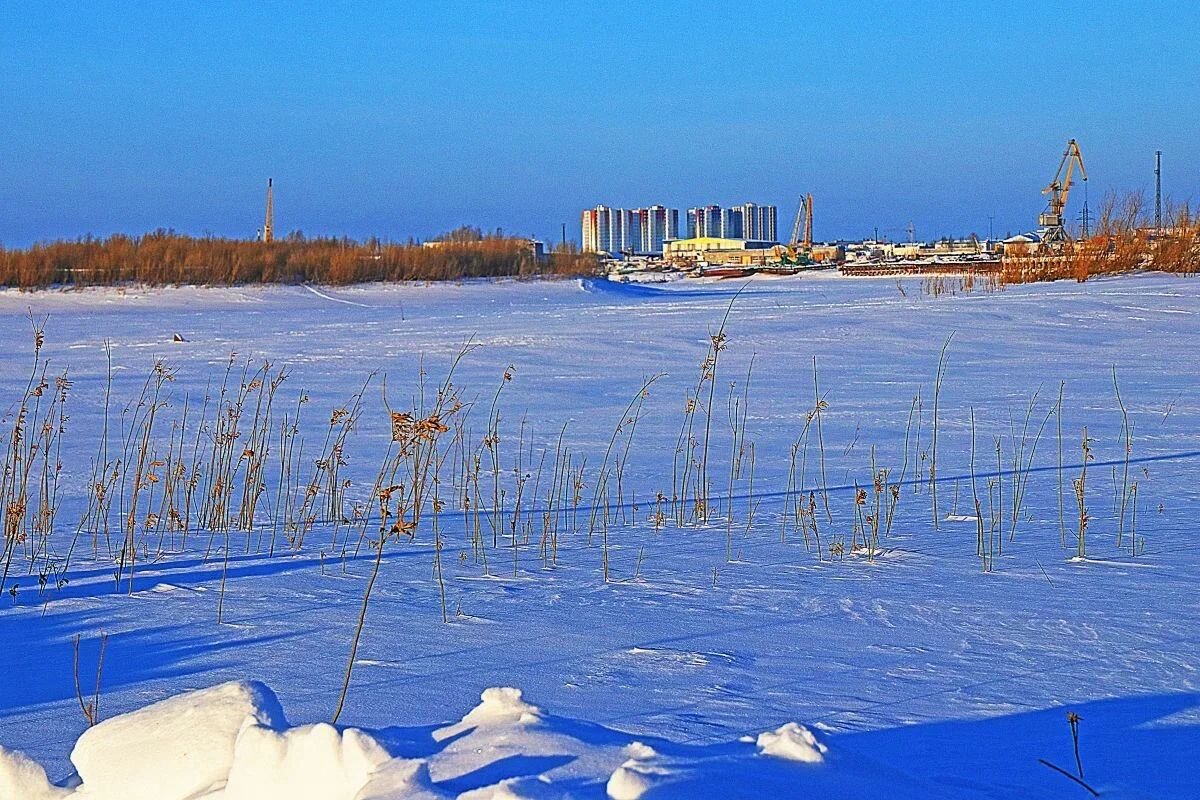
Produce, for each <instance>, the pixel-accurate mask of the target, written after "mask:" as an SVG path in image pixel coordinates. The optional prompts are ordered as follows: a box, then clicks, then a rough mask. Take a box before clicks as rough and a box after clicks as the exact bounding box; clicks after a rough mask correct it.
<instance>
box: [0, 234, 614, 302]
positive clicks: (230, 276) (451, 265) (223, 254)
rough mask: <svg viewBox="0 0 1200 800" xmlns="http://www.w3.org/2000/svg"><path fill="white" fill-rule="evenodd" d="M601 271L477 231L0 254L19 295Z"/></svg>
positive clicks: (2, 275) (153, 239)
mask: <svg viewBox="0 0 1200 800" xmlns="http://www.w3.org/2000/svg"><path fill="white" fill-rule="evenodd" d="M597 268H598V262H597V260H596V258H595V257H594V256H592V255H590V254H583V253H580V252H578V251H577V250H575V249H574V248H572V247H571V246H569V245H568V246H564V247H559V248H556V249H555V250H554V251H552V252H550V253H546V254H544V257H541V258H539V257H538V255H537V254H536V253H535V252H534V250H533V247H532V246H531V243H530V241H529V240H528V239H524V238H519V237H514V236H507V235H504V234H502V233H499V232H497V233H492V234H484V233H482V232H480V231H479V230H478V229H476V228H459V229H457V230H454V231H451V232H450V233H448V234H445V235H444V236H441V237H439V238H438V239H437V240H435V241H432V242H427V243H425V244H420V243H416V242H411V241H410V242H408V243H405V244H394V243H387V242H381V241H378V240H376V239H369V240H367V241H365V242H358V241H354V240H351V239H346V238H341V239H338V238H327V237H322V238H314V239H308V238H305V237H304V236H303V234H300V233H293V234H289V235H288V236H287V237H285V238H284V239H280V240H276V241H274V242H271V243H269V244H268V243H263V242H257V241H244V240H238V239H220V238H213V237H204V238H196V237H193V236H186V235H183V234H179V233H175V232H174V231H166V230H158V231H155V232H153V233H148V234H146V235H144V236H125V235H120V234H117V235H114V236H109V237H107V238H94V237H90V236H89V237H85V238H83V239H79V240H77V241H71V242H65V241H64V242H48V243H42V244H36V245H33V246H32V247H30V248H28V249H24V250H5V249H3V248H0V285H3V286H10V287H20V288H22V289H35V288H45V287H51V286H64V287H73V286H113V285H117V284H141V285H148V286H165V285H180V284H198V285H216V286H229V285H238V284H256V283H305V282H313V283H322V284H331V285H345V284H350V283H366V282H372V281H443V280H458V279H462V278H497V277H510V276H517V277H533V276H539V275H580V274H589V273H592V272H594V271H596V269H597Z"/></svg>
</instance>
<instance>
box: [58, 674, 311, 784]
mask: <svg viewBox="0 0 1200 800" xmlns="http://www.w3.org/2000/svg"><path fill="white" fill-rule="evenodd" d="M286 724H287V723H286V720H285V719H284V717H283V710H282V708H281V707H280V705H279V700H278V699H276V697H275V695H274V693H272V692H271V690H270V689H268V688H267V687H266V686H264V685H263V684H261V683H257V682H245V681H234V682H230V683H223V684H220V685H218V686H214V687H212V688H209V689H201V690H199V691H195V692H187V693H186V694H180V695H176V696H175V697H171V698H168V699H166V700H162V701H159V702H157V703H152V704H150V705H148V706H146V707H144V708H141V709H138V710H137V711H133V712H131V713H129V714H122V715H120V716H117V717H113V718H111V719H107V720H104V721H103V722H101V723H100V724H98V725H96V726H95V727H94V728H89V729H88V730H87V731H85V732H84V733H83V735H82V736H80V737H79V740H78V741H77V742H76V743H75V749H74V750H73V751H71V762H72V763H73V764H74V765H75V769H76V771H77V772H78V773H79V778H80V780H81V781H82V782H83V788H81V789H80V791H79V795H80V796H81V797H86V798H88V799H89V800H110V798H111V800H165V799H166V798H176V797H180V798H184V797H192V796H196V795H202V794H203V793H204V792H209V791H212V790H213V789H216V788H219V787H220V786H221V785H222V784H224V782H225V780H226V778H227V777H228V775H229V772H230V768H231V767H232V766H233V760H234V749H235V745H236V744H237V741H238V737H239V735H240V734H241V733H242V731H243V730H244V729H245V728H247V727H250V726H266V727H279V728H282V727H284V726H286Z"/></svg>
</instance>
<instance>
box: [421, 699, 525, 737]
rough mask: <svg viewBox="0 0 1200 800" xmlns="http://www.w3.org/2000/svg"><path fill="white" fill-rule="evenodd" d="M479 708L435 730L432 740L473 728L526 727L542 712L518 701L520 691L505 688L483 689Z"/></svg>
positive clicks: (523, 701)
mask: <svg viewBox="0 0 1200 800" xmlns="http://www.w3.org/2000/svg"><path fill="white" fill-rule="evenodd" d="M479 699H480V700H481V701H482V702H480V703H479V705H477V706H475V707H474V708H473V709H471V710H470V711H468V712H467V715H466V716H465V717H463V718H462V719H461V720H460V721H459V722H457V723H455V724H454V725H448V726H446V727H445V728H440V729H438V730H436V731H434V734H433V738H434V739H435V740H436V741H439V742H440V741H443V740H445V739H449V738H450V737H452V736H457V735H458V734H460V733H463V732H465V731H469V730H472V729H474V728H491V727H495V726H497V725H513V724H515V725H528V724H531V723H534V722H537V721H538V720H540V719H541V716H542V710H541V709H540V708H538V707H537V706H535V705H533V704H532V703H527V702H525V700H523V699H522V698H521V690H520V689H513V688H511V687H507V686H497V687H492V688H490V689H484V690H483V694H481V695H480V696H479Z"/></svg>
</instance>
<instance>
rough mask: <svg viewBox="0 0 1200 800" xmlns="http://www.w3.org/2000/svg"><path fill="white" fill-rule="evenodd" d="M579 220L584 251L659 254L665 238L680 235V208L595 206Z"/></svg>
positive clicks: (616, 254)
mask: <svg viewBox="0 0 1200 800" xmlns="http://www.w3.org/2000/svg"><path fill="white" fill-rule="evenodd" d="M581 219H582V228H583V250H584V252H586V253H607V254H608V255H612V256H618V255H621V254H622V253H642V254H647V255H654V254H661V253H662V251H663V242H664V241H665V240H667V239H676V238H678V237H679V210H678V209H674V208H665V207H664V206H650V207H649V208H635V209H621V208H609V207H608V206H596V207H595V208H589V209H587V210H586V211H584V212H583V214H582V217H581Z"/></svg>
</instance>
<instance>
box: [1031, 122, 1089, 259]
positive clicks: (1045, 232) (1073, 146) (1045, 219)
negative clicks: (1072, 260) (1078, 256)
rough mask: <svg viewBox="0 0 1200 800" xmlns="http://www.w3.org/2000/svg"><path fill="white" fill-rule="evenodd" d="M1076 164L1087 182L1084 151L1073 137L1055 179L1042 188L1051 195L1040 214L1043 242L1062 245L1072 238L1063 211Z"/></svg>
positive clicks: (1059, 164)
mask: <svg viewBox="0 0 1200 800" xmlns="http://www.w3.org/2000/svg"><path fill="white" fill-rule="evenodd" d="M1076 166H1078V168H1079V174H1080V176H1082V178H1083V180H1084V181H1085V182H1086V181H1087V169H1086V168H1085V167H1084V166H1083V153H1082V152H1080V150H1079V142H1077V141H1075V140H1074V139H1071V140H1070V141H1068V142H1067V149H1066V151H1065V152H1064V153H1063V157H1062V160H1061V161H1060V162H1058V172H1056V173H1054V180H1052V181H1051V182H1050V185H1049V186H1047V187H1046V188H1045V189H1042V194H1047V195H1050V203H1049V205H1047V206H1046V210H1045V211H1043V212H1042V213H1041V215H1039V216H1038V224H1039V225H1041V226H1042V242H1043V243H1044V244H1049V245H1060V244H1062V243H1063V242H1066V241H1069V240H1070V238H1071V237H1070V236H1069V235H1068V234H1067V229H1066V228H1065V227H1064V226H1063V211H1064V210H1065V209H1066V207H1067V195H1068V194H1070V192H1071V186H1072V183H1073V182H1072V177H1073V176H1074V174H1075V168H1076Z"/></svg>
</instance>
